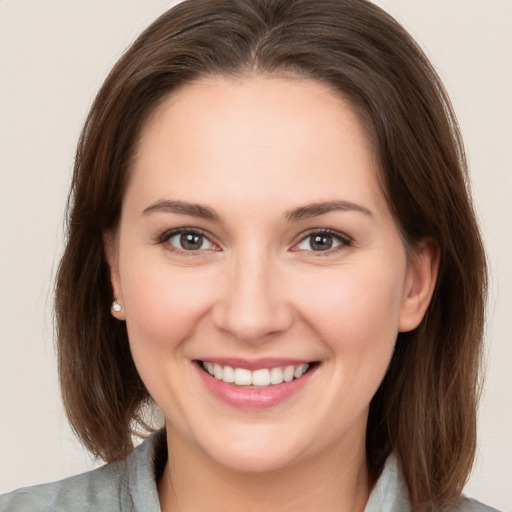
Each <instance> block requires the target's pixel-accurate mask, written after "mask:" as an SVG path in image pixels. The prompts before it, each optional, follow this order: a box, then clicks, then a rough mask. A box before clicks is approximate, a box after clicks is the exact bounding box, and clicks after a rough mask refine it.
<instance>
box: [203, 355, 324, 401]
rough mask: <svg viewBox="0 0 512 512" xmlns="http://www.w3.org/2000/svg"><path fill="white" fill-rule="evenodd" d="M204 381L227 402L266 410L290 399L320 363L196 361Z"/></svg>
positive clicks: (267, 360)
mask: <svg viewBox="0 0 512 512" xmlns="http://www.w3.org/2000/svg"><path fill="white" fill-rule="evenodd" d="M195 363H196V364H195V365H194V366H195V368H197V372H198V376H199V377H200V380H201V381H202V382H203V383H204V385H205V386H206V389H208V390H209V392H210V393H211V394H212V395H213V396H215V397H216V398H217V399H219V400H221V401H222V402H224V403H225V404H227V405H229V406H231V407H235V408H241V409H265V408H269V407H274V406H277V405H279V404H281V403H283V402H287V401H288V400H289V399H291V398H292V397H293V396H294V395H297V394H298V393H299V392H300V390H301V389H302V388H304V386H306V385H307V383H308V382H309V381H310V380H311V379H312V378H313V375H314V374H316V373H317V370H318V368H319V366H320V363H319V362H317V361H314V362H309V363H308V362H305V361H292V360H284V359H281V360H272V359H261V360H258V361H255V360H253V361H245V360H239V359H231V360H220V359H219V360H214V361H208V360H196V361H195Z"/></svg>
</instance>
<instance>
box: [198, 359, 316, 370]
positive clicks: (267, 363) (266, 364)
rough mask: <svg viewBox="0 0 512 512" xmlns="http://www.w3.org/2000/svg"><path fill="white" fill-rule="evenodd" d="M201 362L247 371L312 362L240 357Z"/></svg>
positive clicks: (202, 360)
mask: <svg viewBox="0 0 512 512" xmlns="http://www.w3.org/2000/svg"><path fill="white" fill-rule="evenodd" d="M199 361H201V362H209V363H214V364H215V363H216V364H219V365H221V366H231V368H245V369H246V370H259V369H262V368H277V367H279V366H299V365H301V364H310V363H311V362H312V361H310V360H307V359H294V358H282V357H277V358H276V357H261V358H257V359H244V358H240V357H205V358H204V359H199Z"/></svg>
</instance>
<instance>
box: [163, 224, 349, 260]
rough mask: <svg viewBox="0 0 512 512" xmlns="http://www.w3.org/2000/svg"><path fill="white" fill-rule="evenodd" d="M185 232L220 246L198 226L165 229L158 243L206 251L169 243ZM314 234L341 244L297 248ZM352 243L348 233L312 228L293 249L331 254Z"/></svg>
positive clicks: (173, 248)
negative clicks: (315, 249)
mask: <svg viewBox="0 0 512 512" xmlns="http://www.w3.org/2000/svg"><path fill="white" fill-rule="evenodd" d="M183 234H190V235H196V236H200V237H203V238H204V239H205V240H207V241H208V242H209V243H210V244H212V245H214V246H216V247H218V246H217V244H216V243H215V242H212V240H211V237H210V235H209V234H207V233H205V232H204V231H202V230H200V229H197V228H177V229H171V230H168V231H165V232H164V233H162V234H161V235H160V236H159V237H158V238H157V243H158V244H162V245H163V244H166V246H167V249H168V250H170V251H172V252H174V253H178V254H183V255H186V256H194V255H197V254H198V253H199V252H203V251H204V249H198V250H186V249H180V248H178V247H176V246H174V245H171V244H170V243H168V242H169V240H170V239H171V238H172V237H174V236H178V235H183ZM313 236H326V237H332V238H333V239H335V240H336V241H337V242H338V243H339V245H337V246H335V247H333V248H329V249H327V250H325V251H314V250H313V249H311V250H307V249H298V248H297V246H298V245H300V244H302V243H303V242H305V241H307V240H308V239H309V238H311V237H313ZM310 244H311V242H310ZM352 245H353V239H352V238H351V237H349V236H348V235H345V234H344V233H341V232H339V231H336V230H333V229H312V230H310V231H308V232H306V233H303V234H302V235H301V238H300V240H299V241H298V242H296V243H295V244H294V245H293V247H292V249H291V250H292V251H293V252H298V251H302V252H311V253H316V256H327V255H329V254H333V253H336V252H338V251H340V250H343V249H346V248H347V247H350V246H352ZM214 250H220V249H214Z"/></svg>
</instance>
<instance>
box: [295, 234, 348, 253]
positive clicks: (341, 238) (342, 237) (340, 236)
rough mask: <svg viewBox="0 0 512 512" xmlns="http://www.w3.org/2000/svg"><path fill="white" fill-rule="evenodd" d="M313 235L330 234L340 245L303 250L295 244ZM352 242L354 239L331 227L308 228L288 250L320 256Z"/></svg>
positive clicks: (340, 248) (345, 246)
mask: <svg viewBox="0 0 512 512" xmlns="http://www.w3.org/2000/svg"><path fill="white" fill-rule="evenodd" d="M314 235H327V236H332V237H333V238H336V239H337V240H338V241H339V242H340V245H338V246H336V247H334V248H331V249H327V250H325V251H313V250H305V249H298V248H297V246H298V245H299V244H301V243H302V242H304V241H305V240H306V239H307V238H309V237H311V236H314ZM353 243H354V239H353V238H352V237H350V236H348V235H347V234H345V233H343V232H341V231H337V230H335V229H331V228H313V229H309V230H308V231H306V232H304V233H301V235H300V238H299V239H298V240H297V241H296V242H295V243H294V244H293V246H292V248H291V249H290V250H291V251H293V252H298V251H303V252H311V253H316V255H317V256H321V255H327V254H332V253H334V252H337V251H339V250H343V249H346V248H347V247H350V246H352V245H353Z"/></svg>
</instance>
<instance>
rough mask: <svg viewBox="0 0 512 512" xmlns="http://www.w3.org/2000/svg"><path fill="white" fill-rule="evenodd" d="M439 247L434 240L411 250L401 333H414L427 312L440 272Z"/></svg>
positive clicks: (400, 321) (423, 241)
mask: <svg viewBox="0 0 512 512" xmlns="http://www.w3.org/2000/svg"><path fill="white" fill-rule="evenodd" d="M439 252H440V251H439V246H438V244H437V242H435V241H434V240H433V239H431V238H428V239H425V240H422V241H421V242H420V243H419V244H417V245H416V246H415V247H414V248H412V249H411V253H410V255H409V262H408V266H407V275H406V279H405V287H404V298H403V302H402V309H401V312H400V319H399V323H398V330H399V332H407V331H412V330H413V329H415V328H416V327H418V325H419V324H420V322H421V320H422V319H423V317H424V315H425V312H426V311H427V308H428V305H429V304H430V300H431V299H432V295H433V293H434V288H435V285H436V280H437V273H438V270H439Z"/></svg>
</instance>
